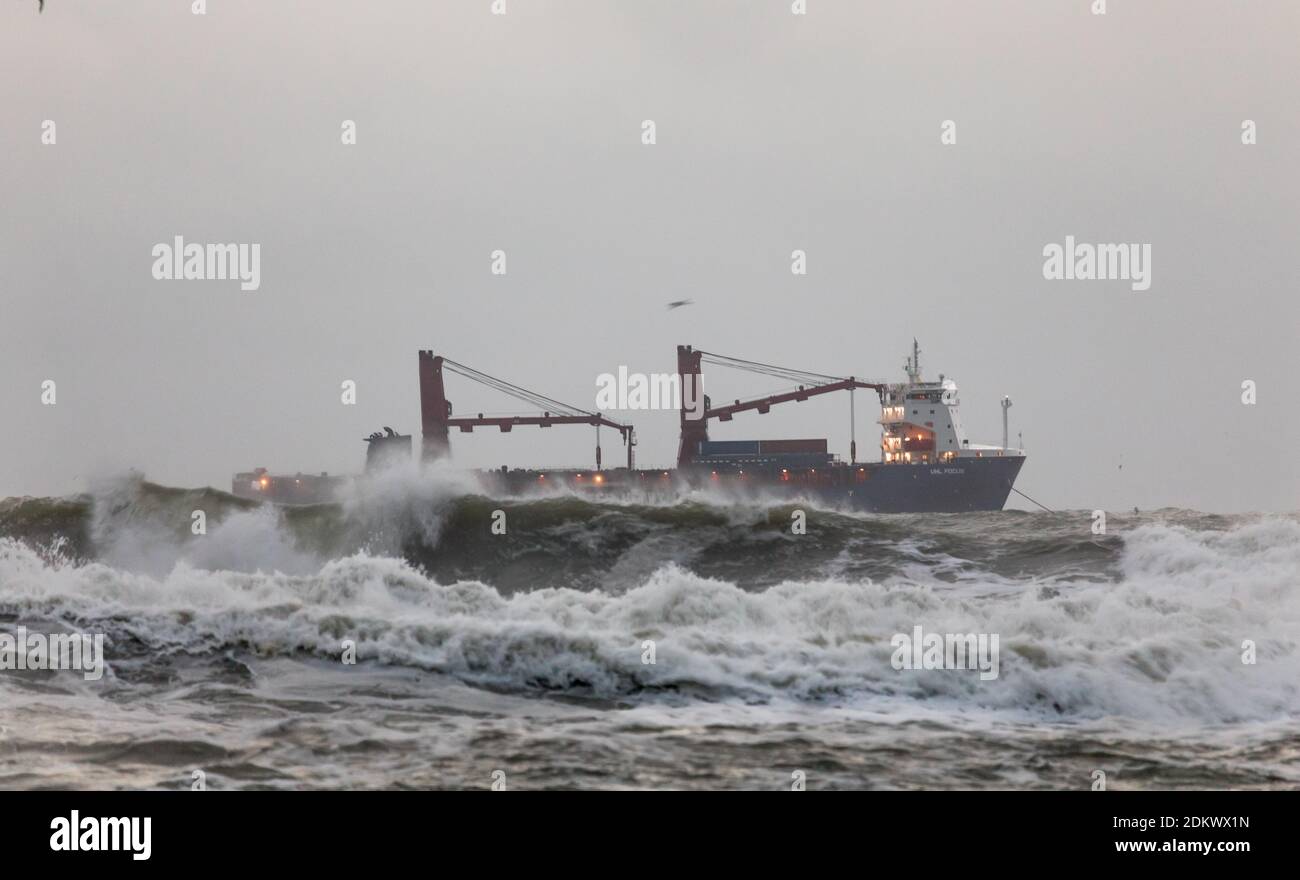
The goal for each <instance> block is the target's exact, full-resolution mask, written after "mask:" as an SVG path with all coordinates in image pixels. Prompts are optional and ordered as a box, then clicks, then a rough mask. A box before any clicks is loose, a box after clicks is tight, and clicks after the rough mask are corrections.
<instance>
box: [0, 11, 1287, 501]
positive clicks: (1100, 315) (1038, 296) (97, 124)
mask: <svg viewBox="0 0 1300 880" xmlns="http://www.w3.org/2000/svg"><path fill="white" fill-rule="evenodd" d="M1090 5H1091V0H1019V2H1016V0H1007V2H987V3H978V2H969V0H947V2H944V0H924V2H922V0H888V2H885V0H881V2H842V0H809V2H808V7H809V9H808V13H807V15H804V16H796V15H792V14H791V11H790V0H762V2H760V0H747V2H739V0H737V2H720V0H690V2H686V0H683V2H653V3H651V2H632V0H614V2H586V0H555V2H537V0H507V4H506V8H507V14H506V15H504V16H495V15H492V14H491V11H490V8H491V2H490V0H457V2H415V0H386V2H383V3H362V2H359V0H357V2H342V0H301V2H298V0H271V2H266V0H264V2H253V0H209V2H208V4H207V6H208V11H207V14H206V15H205V16H196V15H194V14H192V12H191V8H190V3H189V2H188V0H171V2H161V0H139V2H130V3H127V2H112V3H110V2H98V3H91V2H72V0H49V2H47V4H46V9H45V12H44V13H43V14H40V15H38V14H37V12H36V7H37V2H36V0H30V2H5V3H4V4H3V5H0V67H2V68H3V71H4V75H3V77H0V153H2V154H3V157H4V159H3V162H2V163H0V309H2V311H0V413H2V414H3V428H4V430H3V432H2V433H0V496H2V495H12V494H52V493H61V492H66V491H71V490H73V489H76V488H78V487H79V486H81V485H83V483H84V480H85V479H86V478H87V477H88V476H90V475H92V474H96V473H101V472H104V471H106V470H111V469H113V468H122V467H127V466H134V467H137V468H140V469H141V470H143V471H145V472H146V473H147V474H148V476H149V477H150V478H151V479H154V480H157V481H160V482H164V483H168V484H173V485H186V486H188V485H197V484H204V483H208V484H212V485H215V486H219V487H223V488H229V480H230V475H231V472H233V471H235V470H240V469H248V468H251V467H254V466H258V465H263V466H267V467H270V468H272V469H273V470H287V471H294V470H308V471H320V470H328V471H331V472H348V471H354V470H357V469H359V467H360V464H361V460H362V456H363V454H364V445H363V444H362V442H361V438H362V437H363V436H365V435H366V434H368V433H369V432H370V431H372V430H375V429H377V428H378V427H379V426H381V425H393V426H394V427H396V428H398V429H399V430H403V431H411V432H412V433H417V434H418V431H419V402H418V397H417V384H416V351H417V350H418V349H420V348H432V349H434V350H437V351H439V352H441V353H444V354H447V355H448V356H450V357H452V358H454V359H456V360H459V361H462V362H464V363H467V364H471V365H473V366H475V367H477V368H479V369H482V370H485V371H487V372H489V373H493V374H495V375H499V376H503V377H505V378H508V379H513V380H515V381H517V382H519V383H521V384H524V385H527V386H529V387H531V388H534V389H536V390H539V391H542V392H545V393H547V394H549V395H551V396H553V397H557V398H559V399H561V400H567V401H570V402H572V403H575V404H579V405H581V406H584V407H592V406H594V395H595V391H596V387H595V378H596V376H597V375H598V374H600V373H602V372H607V371H608V372H613V371H614V370H616V369H617V367H618V366H619V365H620V364H623V365H627V366H628V367H629V368H630V369H631V370H633V371H641V372H652V371H671V370H673V369H674V368H675V363H674V347H675V346H676V345H677V344H679V343H690V344H694V345H696V346H698V347H701V348H705V349H708V350H710V351H717V352H722V353H725V354H733V355H738V356H742V357H748V358H752V359H756V360H763V361H768V362H773V363H778V364H782V365H788V366H794V367H800V368H805V369H810V370H814V371H818V372H830V373H836V374H844V375H847V374H855V375H858V376H868V377H876V378H888V379H890V380H891V381H896V380H898V379H900V378H901V365H902V361H903V358H904V356H905V355H906V354H907V351H908V349H909V347H910V345H911V340H912V337H913V336H916V337H917V338H919V339H920V341H921V345H922V348H923V350H924V353H923V362H924V364H923V365H924V366H925V367H926V369H927V372H928V373H930V374H931V375H933V374H935V373H937V372H939V371H943V372H945V373H946V374H948V375H949V376H951V377H953V378H955V379H956V381H957V382H958V383H959V384H960V386H961V389H962V393H961V398H962V403H963V408H962V409H963V416H964V419H965V421H966V424H967V427H968V429H969V430H970V432H971V434H972V435H973V437H972V439H973V442H998V441H999V440H1000V436H1001V415H1000V410H999V406H998V401H999V399H1000V398H1001V396H1002V395H1003V394H1009V395H1011V396H1012V398H1013V399H1014V401H1015V404H1014V406H1013V408H1012V410H1011V421H1012V428H1011V430H1012V434H1013V436H1014V435H1015V433H1016V432H1023V434H1024V443H1025V446H1026V448H1027V450H1028V455H1029V459H1028V462H1027V464H1026V466H1025V468H1024V470H1023V471H1022V473H1021V477H1020V480H1019V481H1018V483H1017V486H1018V487H1019V488H1021V489H1023V490H1024V491H1026V492H1028V493H1029V494H1030V495H1033V496H1034V497H1036V498H1038V499H1039V500H1041V501H1043V502H1044V503H1045V504H1047V505H1049V506H1051V507H1057V508H1064V507H1074V508H1088V509H1091V508H1096V507H1106V508H1110V509H1122V508H1128V507H1132V506H1134V505H1137V506H1140V507H1142V508H1144V509H1145V508H1153V507H1158V506H1166V505H1169V506H1183V507H1196V508H1200V509H1204V510H1219V511H1239V510H1294V509H1296V508H1297V507H1300V504H1297V488H1300V479H1298V474H1300V470H1298V468H1297V453H1296V449H1295V446H1296V441H1297V438H1298V437H1300V415H1297V413H1298V412H1300V406H1298V405H1297V404H1298V403H1300V401H1297V398H1296V395H1295V388H1296V382H1295V378H1296V372H1297V366H1298V365H1300V358H1298V356H1297V339H1296V335H1297V326H1298V325H1300V320H1298V319H1300V307H1298V306H1297V296H1296V295H1297V283H1296V275H1297V231H1300V207H1298V205H1300V200H1298V197H1300V186H1298V181H1300V172H1297V165H1296V163H1297V159H1298V158H1300V125H1298V124H1297V115H1298V114H1300V100H1297V91H1298V87H1297V84H1298V83H1300V63H1298V62H1297V58H1298V57H1300V53H1297V50H1296V40H1297V35H1298V34H1300V4H1297V3H1295V2H1293V0H1255V2H1235V3H1224V2H1209V0H1163V2H1162V0H1110V2H1109V3H1108V4H1107V5H1108V7H1109V8H1108V11H1107V14H1106V15H1104V16H1097V15H1093V14H1091V12H1090V9H1089V7H1090ZM347 119H351V120H355V122H356V126H357V142H356V144H355V145H344V144H343V143H341V137H340V133H341V125H342V123H343V120H347ZM646 119H651V120H654V121H655V123H656V127H657V132H656V134H657V143H655V144H654V145H652V146H647V145H643V144H642V143H641V131H642V129H641V123H642V121H643V120H646ZM949 119H951V120H953V121H954V122H955V123H956V132H957V143H956V144H954V145H944V144H942V143H941V142H940V134H941V128H940V127H941V124H942V123H943V121H944V120H949ZM1246 119H1251V120H1254V121H1255V123H1256V126H1257V140H1258V142H1257V143H1256V144H1254V145H1243V144H1242V142H1241V141H1242V122H1243V120H1246ZM45 120H52V121H54V122H55V124H56V126H57V129H56V134H57V142H56V143H55V144H53V145H49V144H43V143H42V125H43V122H44V121H45ZM177 235H183V236H185V238H186V239H187V240H189V241H196V242H205V243H206V242H256V243H259V244H260V245H261V276H262V279H261V287H260V289H259V290H257V291H252V292H241V291H240V290H239V287H238V284H237V283H235V282H221V281H203V282H200V281H189V282H169V281H156V280H154V279H153V277H152V275H151V268H152V265H153V257H152V256H151V249H152V248H153V246H154V245H155V244H156V243H159V242H171V240H172V239H173V237H174V236H177ZM1067 235H1073V236H1075V238H1076V239H1077V240H1079V241H1083V242H1094V243H1096V242H1139V243H1149V244H1150V245H1151V248H1152V284H1151V287H1150V289H1149V290H1146V291H1143V292H1139V291H1134V290H1132V289H1131V286H1130V284H1129V282H1127V281H1048V280H1044V278H1043V271H1042V270H1043V262H1044V258H1043V255H1042V252H1043V247H1044V246H1045V245H1046V244H1048V243H1051V242H1056V243H1063V242H1064V240H1065V236H1067ZM496 249H502V250H504V251H505V252H506V254H507V259H508V274H507V275H505V276H494V275H492V274H491V272H490V271H489V269H490V258H489V255H490V254H491V252H492V251H493V250H496ZM795 249H803V250H805V251H806V252H807V255H808V257H807V259H808V273H807V275H806V276H796V275H793V274H792V273H791V271H790V254H791V252H792V251H793V250H795ZM684 298H690V299H693V300H694V301H695V304H694V305H692V306H690V307H687V308H681V309H677V310H674V311H666V310H665V308H664V304H665V303H667V302H668V301H670V300H677V299H684ZM46 379H53V380H55V381H56V382H57V404H56V405H54V406H45V405H42V403H41V383H42V381H43V380H46ZM345 379H352V380H355V381H356V383H357V387H358V392H357V393H358V402H357V405H356V406H344V405H342V404H341V403H340V390H339V386H340V382H342V381H343V380H345ZM1247 379H1250V380H1254V381H1255V382H1256V383H1257V385H1258V403H1257V404H1256V405H1254V406H1247V405H1243V404H1242V402H1241V394H1242V391H1241V383H1242V382H1243V381H1244V380H1247ZM704 381H705V388H706V390H707V392H708V393H709V394H710V395H711V396H713V397H714V399H715V400H722V399H726V398H732V397H745V396H753V395H756V394H759V393H763V392H766V391H768V390H774V386H773V385H772V384H771V383H770V382H765V381H764V380H763V379H762V378H761V377H752V376H747V375H746V374H740V373H730V372H725V371H720V370H717V369H713V370H711V371H710V370H708V368H706V373H705V379H704ZM448 386H449V387H448V392H449V396H450V397H451V398H452V399H453V400H454V401H455V403H456V406H457V411H458V412H465V411H478V410H502V409H512V408H514V407H513V406H512V405H510V404H508V403H507V402H506V401H504V400H502V399H500V398H495V397H493V396H492V395H491V394H490V393H489V392H486V391H484V390H482V389H479V388H476V387H474V386H469V385H467V384H466V383H465V382H464V380H461V379H459V378H458V377H454V376H453V377H449V380H448ZM869 402H870V401H869V400H868V399H867V397H866V396H864V395H859V397H858V403H859V406H858V414H859V429H858V440H859V448H860V449H861V448H865V449H867V450H869V452H870V454H871V457H872V458H874V457H875V456H876V454H877V453H876V450H875V449H874V443H875V439H876V437H877V436H878V430H877V428H876V426H875V425H874V424H873V419H874V417H875V415H876V414H875V413H873V412H871V408H870V407H869V406H868V405H867V404H868V403H869ZM612 415H613V416H614V417H615V418H621V419H624V420H627V421H632V422H634V423H635V424H636V425H637V427H638V432H639V434H640V438H641V445H640V447H639V452H638V454H639V460H640V461H641V462H643V463H645V464H648V465H653V464H666V463H669V462H671V461H672V459H673V457H674V454H675V451H676V431H677V419H676V415H675V413H671V412H655V413H635V414H633V413H622V414H619V413H613V414H612ZM713 436H714V437H716V438H719V439H727V438H734V439H742V438H748V437H779V436H804V437H809V436H826V437H829V438H830V440H831V442H832V444H833V446H834V447H835V448H836V451H839V452H841V453H844V454H846V455H847V445H848V401H847V399H845V398H844V396H843V395H832V396H828V397H827V398H823V399H820V400H818V401H815V402H812V401H810V402H808V403H804V404H798V405H789V406H787V407H786V408H784V409H777V410H773V412H772V413H771V414H770V415H764V416H759V415H756V414H747V415H746V416H739V417H737V419H736V420H735V421H733V422H731V423H729V424H725V425H722V426H719V427H718V428H717V429H715V430H714V432H713ZM604 440H605V443H604V445H605V449H606V461H607V463H608V462H610V461H617V460H619V459H620V457H621V452H620V451H618V450H617V449H616V447H617V438H616V437H615V436H612V435H610V434H606V435H605V437H604ZM591 441H592V438H591V431H590V429H585V428H573V429H567V430H566V429H557V430H554V431H545V432H543V431H536V430H532V431H529V430H523V429H520V430H517V431H515V432H513V433H511V434H509V435H504V436H499V435H498V436H493V435H491V434H489V433H486V432H484V433H476V434H474V435H472V436H466V435H459V434H454V435H453V438H452V443H453V449H454V452H455V454H456V456H457V459H458V460H460V461H463V462H465V463H466V464H473V465H498V464H501V463H506V462H509V463H511V464H516V465H523V464H539V465H555V464H563V463H571V464H586V463H588V462H589V461H590V458H591V447H592V442H591ZM1120 465H1123V467H1122V468H1121V467H1120ZM1017 506H1018V505H1017Z"/></svg>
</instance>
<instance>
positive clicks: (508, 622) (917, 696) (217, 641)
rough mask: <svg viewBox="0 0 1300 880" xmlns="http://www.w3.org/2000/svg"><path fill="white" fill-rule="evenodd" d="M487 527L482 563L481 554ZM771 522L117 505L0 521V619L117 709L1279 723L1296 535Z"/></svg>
mask: <svg viewBox="0 0 1300 880" xmlns="http://www.w3.org/2000/svg"><path fill="white" fill-rule="evenodd" d="M200 507H202V508H203V509H205V510H207V512H208V515H209V517H210V519H209V530H208V534H207V535H202V536H195V535H192V534H191V533H190V514H191V511H192V510H193V509H198V508H200ZM496 509H504V510H506V511H507V513H508V522H509V528H508V531H507V534H506V535H493V534H492V533H491V531H490V529H489V527H488V524H489V522H490V518H491V517H490V514H491V512H492V511H493V510H496ZM789 513H790V506H789V505H785V506H773V507H764V506H750V507H720V506H714V505H710V504H709V503H707V502H706V501H702V500H699V499H690V500H684V501H679V502H676V503H669V504H662V505H653V504H609V503H598V502H594V501H591V500H586V499H582V498H578V497H556V498H545V499H535V500H523V499H504V500H503V499H487V498H482V497H479V496H473V495H466V494H463V488H462V487H456V486H452V487H451V490H449V488H448V484H447V483H446V481H440V480H439V479H432V480H431V481H430V482H428V483H426V484H412V483H409V482H407V483H404V484H403V488H402V489H401V490H400V491H396V490H394V489H393V487H387V488H384V487H373V486H372V487H369V488H368V489H367V488H362V489H360V490H358V492H357V494H356V495H355V496H354V497H351V498H349V499H347V500H345V501H344V502H343V503H342V504H339V505H326V506H321V507H317V508H303V509H297V510H283V509H273V508H269V507H260V506H257V505H252V504H248V503H246V502H243V501H241V500H239V499H236V498H233V497H232V496H229V495H225V494H224V493H220V492H215V491H214V490H210V489H206V490H193V491H191V490H174V489H165V488H163V487H158V486H153V485H151V484H148V483H141V482H138V481H136V482H135V483H133V484H128V485H121V486H117V487H114V488H113V489H111V490H106V491H103V492H101V493H100V494H98V495H96V494H91V495H88V496H85V497H80V498H75V499H62V500H50V499H21V500H14V499H11V500H9V501H6V502H4V503H3V504H2V505H0V531H2V532H3V533H4V534H6V535H8V536H9V537H6V538H4V539H0V618H3V619H11V620H13V619H16V620H20V621H23V620H33V619H48V620H57V621H61V622H63V623H66V624H68V625H76V626H78V627H80V628H82V629H94V630H96V631H103V632H105V633H106V635H107V641H108V643H109V646H110V647H109V651H108V654H109V667H110V674H111V675H116V676H117V677H118V679H119V681H120V682H121V683H123V684H126V683H128V681H127V680H128V679H129V678H130V676H131V675H132V674H134V673H133V672H132V667H131V664H130V663H129V662H128V661H129V659H130V658H131V657H133V656H158V655H176V654H182V655H186V656H192V657H194V656H197V657H204V656H212V657H217V656H221V655H223V653H225V652H230V651H249V652H253V653H255V654H257V655H260V656H301V657H303V658H305V659H313V658H314V659H318V660H320V661H322V662H324V661H330V660H333V661H337V659H338V658H339V656H340V654H341V651H342V648H343V642H344V640H351V641H352V642H354V643H355V645H356V654H357V659H358V661H360V662H363V663H366V662H369V663H376V664H381V665H391V666H404V667H417V668H420V669H427V670H433V671H437V672H441V673H445V674H448V675H451V676H454V677H455V678H457V679H459V680H461V681H463V682H465V683H467V684H470V685H473V686H478V687H485V688H491V689H502V690H508V691H520V692H541V693H553V692H562V693H565V694H570V695H573V696H579V697H590V698H596V699H602V700H614V701H618V702H622V701H633V702H638V701H645V700H666V701H669V702H672V701H681V700H740V701H744V702H751V703H752V702H771V703H775V702H782V701H796V702H808V701H813V702H819V703H833V704H836V705H848V706H863V707H867V708H872V709H877V708H878V709H883V710H884V711H902V710H903V709H904V708H907V707H912V708H914V707H917V706H932V707H935V708H941V709H945V710H951V709H956V710H958V711H968V710H969V711H975V712H991V713H993V714H994V716H995V717H996V716H999V715H1003V714H1005V713H1008V712H1010V713H1017V714H1025V713H1027V714H1028V715H1030V716H1040V717H1045V718H1052V719H1070V718H1099V717H1105V716H1124V717H1129V718H1138V719H1145V720H1151V721H1156V722H1179V721H1186V722H1199V723H1205V724H1218V723H1231V722H1235V721H1242V720H1273V719H1282V718H1288V717H1292V716H1294V715H1296V714H1298V713H1300V592H1298V586H1297V585H1298V584H1300V577H1298V575H1300V522H1298V521H1297V520H1296V519H1295V518H1293V517H1259V516H1245V517H1216V516H1207V515H1204V514H1198V513H1192V512H1185V511H1163V512H1159V513H1158V514H1153V515H1147V516H1146V517H1142V518H1134V519H1133V520H1132V521H1128V522H1123V521H1119V518H1112V534H1111V535H1109V536H1106V537H1098V536H1094V535H1092V534H1091V532H1090V530H1089V525H1090V523H1091V521H1090V519H1089V517H1088V516H1087V514H1086V513H1083V512H1075V513H1062V514H1045V513H1044V514H1023V513H1012V512H1007V513H1001V514H981V515H961V516H896V517H880V516H863V515H853V514H845V513H836V512H831V511H814V512H812V513H811V514H810V518H809V527H808V534H807V535H803V536H799V537H795V536H792V535H790V534H789V531H790V529H789V523H790V517H789ZM916 625H920V626H922V627H923V628H924V629H925V630H926V631H927V632H939V633H946V632H952V633H966V632H976V633H981V632H982V633H996V634H998V635H999V636H1000V639H1001V663H1000V676H999V677H998V678H997V679H996V680H993V681H981V680H980V678H979V676H978V675H975V674H971V675H954V674H953V673H952V672H946V671H940V670H929V671H908V672H899V671H897V670H895V669H894V668H893V667H892V666H891V664H890V657H891V654H892V653H893V648H892V647H891V645H890V638H891V637H892V636H893V634H895V633H908V632H911V631H912V628H913V627H914V626H916ZM1247 641H1249V642H1251V643H1253V644H1254V646H1255V651H1256V653H1257V662H1256V663H1254V664H1245V663H1243V662H1242V654H1243V644H1244V643H1245V642H1247ZM647 642H653V643H654V653H655V657H654V662H653V663H648V662H644V661H645V659H646V654H645V652H646V650H647V647H648V646H647V645H646V643H647ZM115 654H116V659H117V660H118V661H119V662H117V663H115V662H114V660H115Z"/></svg>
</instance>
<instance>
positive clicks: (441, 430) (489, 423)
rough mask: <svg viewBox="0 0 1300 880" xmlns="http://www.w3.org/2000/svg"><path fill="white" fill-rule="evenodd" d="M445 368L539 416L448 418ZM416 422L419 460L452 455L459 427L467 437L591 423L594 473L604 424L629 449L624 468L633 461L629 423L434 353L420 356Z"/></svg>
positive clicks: (632, 433) (598, 465)
mask: <svg viewBox="0 0 1300 880" xmlns="http://www.w3.org/2000/svg"><path fill="white" fill-rule="evenodd" d="M443 368H446V369H447V370H449V371H451V372H453V373H456V374H457V375H459V376H464V377H465V378H467V379H470V380H472V381H474V382H478V383H479V384H481V385H486V386H488V387H489V388H494V389H496V390H497V391H501V392H503V393H505V394H508V395H509V396H511V397H513V398H515V399H516V400H522V401H524V402H526V403H529V404H531V405H533V406H536V407H537V408H538V409H541V410H543V412H542V414H541V415H538V416H486V417H485V416H484V415H483V413H479V414H478V415H477V416H472V417H471V416H457V417H453V416H452V406H451V401H449V400H448V399H447V393H446V389H445V387H444V386H443V380H442V371H443ZM420 421H421V427H422V431H423V444H422V447H421V458H422V459H423V460H424V461H431V460H432V459H435V458H442V457H444V456H448V455H450V454H451V439H450V436H449V434H450V430H451V429H452V428H458V429H460V431H461V432H462V433H466V434H468V433H471V432H472V431H473V430H474V429H475V428H490V427H495V428H499V429H500V430H501V431H502V432H503V433H508V432H509V431H510V430H511V429H512V428H514V427H515V426H516V425H536V426H537V427H539V428H549V427H551V426H552V425H593V426H595V428H596V470H600V468H601V461H600V428H601V426H602V425H603V426H605V427H607V428H612V429H614V430H615V431H618V432H619V434H621V435H622V437H623V443H624V444H625V445H626V446H627V466H628V470H631V469H632V464H633V461H634V457H633V452H632V450H633V449H634V448H635V446H636V431H635V430H634V429H633V427H632V426H631V425H624V424H620V423H619V422H615V421H613V420H611V419H607V418H605V417H604V416H603V415H601V414H600V413H598V412H589V411H587V410H583V409H579V408H578V407H575V406H570V405H569V404H567V403H561V402H560V401H558V400H554V399H553V398H550V397H546V396H545V395H542V394H538V393H537V392H535V391H529V390H528V389H526V388H521V387H520V386H518V385H514V384H512V383H510V382H507V381H505V380H504V379H498V378H496V377H495V376H489V375H488V374H487V373H482V372H479V371H478V370H475V369H474V368H473V367H467V366H465V365H464V364H460V363H457V362H456V361H453V360H451V359H449V358H445V357H442V356H441V355H436V356H435V355H434V353H433V352H432V351H421V352H420Z"/></svg>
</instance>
